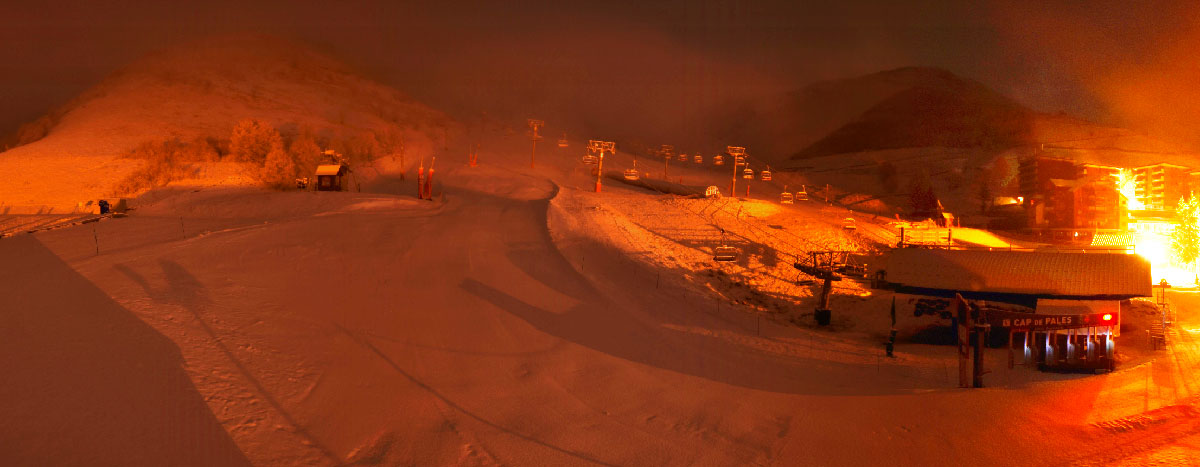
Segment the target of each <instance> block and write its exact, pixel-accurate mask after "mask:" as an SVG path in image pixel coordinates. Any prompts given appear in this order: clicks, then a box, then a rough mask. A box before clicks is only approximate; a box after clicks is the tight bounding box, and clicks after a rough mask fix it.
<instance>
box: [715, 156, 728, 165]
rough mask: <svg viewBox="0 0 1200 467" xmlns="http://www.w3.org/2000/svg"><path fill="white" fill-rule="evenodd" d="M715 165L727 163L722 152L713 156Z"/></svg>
mask: <svg viewBox="0 0 1200 467" xmlns="http://www.w3.org/2000/svg"><path fill="white" fill-rule="evenodd" d="M713 165H725V156H722V155H720V154H717V155H715V156H713Z"/></svg>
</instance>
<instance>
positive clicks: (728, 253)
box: [713, 245, 738, 263]
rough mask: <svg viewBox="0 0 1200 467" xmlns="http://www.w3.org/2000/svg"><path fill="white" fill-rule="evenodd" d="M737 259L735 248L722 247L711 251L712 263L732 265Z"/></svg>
mask: <svg viewBox="0 0 1200 467" xmlns="http://www.w3.org/2000/svg"><path fill="white" fill-rule="evenodd" d="M737 259H738V251H737V248H734V247H731V246H725V245H722V246H719V247H716V248H714V249H713V261H716V262H718V263H732V262H734V261H737Z"/></svg>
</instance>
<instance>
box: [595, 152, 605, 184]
mask: <svg viewBox="0 0 1200 467" xmlns="http://www.w3.org/2000/svg"><path fill="white" fill-rule="evenodd" d="M603 174H604V150H603V149H601V150H600V160H599V162H596V193H599V192H600V176H601V175H603Z"/></svg>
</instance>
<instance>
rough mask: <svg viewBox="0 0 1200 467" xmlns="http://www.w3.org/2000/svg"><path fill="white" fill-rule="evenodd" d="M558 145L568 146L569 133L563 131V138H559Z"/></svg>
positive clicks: (561, 146)
mask: <svg viewBox="0 0 1200 467" xmlns="http://www.w3.org/2000/svg"><path fill="white" fill-rule="evenodd" d="M558 147H560V148H565V147H567V134H566V133H563V135H562V138H559V139H558Z"/></svg>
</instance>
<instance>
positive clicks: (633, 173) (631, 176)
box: [625, 159, 641, 180]
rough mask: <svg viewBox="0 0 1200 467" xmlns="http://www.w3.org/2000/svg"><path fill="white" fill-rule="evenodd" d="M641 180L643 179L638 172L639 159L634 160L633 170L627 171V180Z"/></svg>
mask: <svg viewBox="0 0 1200 467" xmlns="http://www.w3.org/2000/svg"><path fill="white" fill-rule="evenodd" d="M639 178H641V177H640V176H639V175H638V171H637V159H634V160H633V168H632V169H626V170H625V179H626V180H637V179H639Z"/></svg>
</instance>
